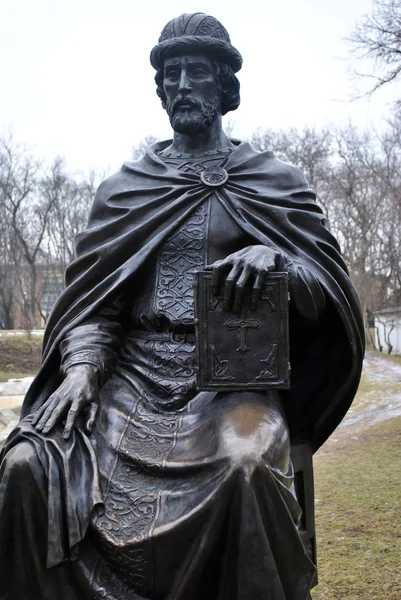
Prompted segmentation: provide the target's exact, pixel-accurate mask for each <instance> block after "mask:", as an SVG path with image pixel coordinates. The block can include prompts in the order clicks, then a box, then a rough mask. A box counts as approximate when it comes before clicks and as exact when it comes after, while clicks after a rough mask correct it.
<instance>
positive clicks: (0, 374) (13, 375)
mask: <svg viewBox="0 0 401 600" xmlns="http://www.w3.org/2000/svg"><path fill="white" fill-rule="evenodd" d="M33 375H34V373H21V372H20V371H0V383H3V382H4V381H8V380H9V379H22V378H23V377H31V376H33Z"/></svg>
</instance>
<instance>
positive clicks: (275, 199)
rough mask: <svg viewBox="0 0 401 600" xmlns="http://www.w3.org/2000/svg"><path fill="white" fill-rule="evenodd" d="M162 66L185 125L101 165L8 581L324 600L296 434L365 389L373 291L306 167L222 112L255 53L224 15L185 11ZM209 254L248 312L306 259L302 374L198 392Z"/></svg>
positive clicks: (46, 365) (57, 315) (3, 515)
mask: <svg viewBox="0 0 401 600" xmlns="http://www.w3.org/2000/svg"><path fill="white" fill-rule="evenodd" d="M151 63H152V65H153V67H154V68H155V69H156V77H155V81H156V84H157V93H158V95H159V97H160V98H161V102H162V105H163V107H164V108H165V109H166V111H167V113H168V116H169V119H170V122H171V125H172V128H173V129H174V138H173V140H172V141H171V140H169V141H166V142H161V143H157V144H155V145H154V146H152V147H151V148H150V149H149V150H148V152H147V154H146V156H144V157H143V158H142V159H141V160H140V161H138V162H136V163H132V162H128V163H125V164H124V165H123V167H122V169H121V171H119V172H118V173H117V174H115V175H113V176H112V177H110V178H109V179H107V180H106V181H105V182H103V183H102V184H101V186H100V187H99V190H98V193H97V196H96V199H95V202H94V205H93V207H92V210H91V213H90V217H89V222H88V228H87V229H86V230H85V231H84V232H83V233H82V234H80V235H79V236H78V239H77V245H76V253H77V258H76V260H75V261H74V262H73V263H72V264H71V265H70V266H69V268H68V269H67V273H66V281H67V287H66V290H65V291H64V293H63V294H62V295H61V297H60V299H59V301H58V303H57V305H56V306H55V308H54V310H53V312H52V315H51V317H50V319H49V322H48V325H47V328H46V332H45V338H44V350H43V361H42V365H41V368H40V370H39V372H38V374H37V377H36V379H35V381H34V382H33V384H32V386H31V388H30V390H29V392H28V394H27V396H26V399H25V402H24V405H23V411H22V419H21V422H20V423H19V425H18V427H17V428H16V429H15V430H14V432H13V433H12V434H11V435H10V437H9V438H8V440H7V442H6V445H5V447H4V449H3V452H2V463H1V485H0V598H1V599H2V600H17V599H18V600H19V599H21V600H38V599H42V598H43V599H52V600H54V599H55V598H57V599H58V600H67V599H68V600H72V599H74V600H78V599H79V600H84V599H88V600H89V599H95V598H96V599H107V600H306V599H307V598H308V597H309V592H310V588H311V586H312V585H313V583H314V581H315V575H316V567H315V564H314V563H313V560H312V559H311V557H312V558H313V554H312V553H311V552H310V549H308V547H306V546H305V545H304V543H303V540H302V539H301V536H300V524H299V522H300V516H301V511H300V506H299V502H298V500H299V498H297V493H296V490H295V486H294V471H293V464H292V461H291V459H290V451H291V445H293V444H295V443H298V442H300V443H303V444H306V445H307V447H309V448H311V450H313V451H314V450H316V449H317V448H318V447H319V446H320V445H321V444H322V443H323V442H324V441H325V440H326V439H327V437H328V436H329V435H330V433H331V432H332V431H333V429H334V428H335V427H336V426H337V425H338V423H339V422H340V421H341V419H342V417H343V416H344V414H345V412H346V411H347V409H348V407H349V405H350V403H351V401H352V399H353V397H354V394H355V391H356V389H357V386H358V382H359V377H360V371H361V363H362V356H363V320H362V316H361V313H360V307H359V302H358V299H357V297H356V293H355V291H354V288H353V286H352V284H351V282H350V280H349V278H348V275H347V270H346V267H345V265H344V263H343V261H342V259H341V257H340V254H339V247H338V244H337V242H336V241H335V239H333V237H332V235H331V234H330V233H329V231H328V230H327V229H326V227H325V220H324V217H323V214H322V212H321V210H320V208H319V207H318V206H317V204H316V203H315V196H314V194H313V192H312V191H311V190H310V189H309V187H308V184H307V182H306V180H305V178H304V176H303V175H302V173H301V172H300V171H299V170H298V169H297V168H296V167H294V166H291V165H288V164H286V163H283V162H281V161H279V160H277V159H275V158H274V155H273V153H272V152H262V153H259V152H256V151H254V150H253V149H252V148H251V146H250V145H249V144H248V143H244V142H239V141H237V140H230V139H228V138H227V137H226V135H225V134H224V132H223V130H222V124H221V117H222V115H223V114H225V113H227V112H228V111H230V110H235V109H236V108H237V107H238V105H239V101H240V99H239V82H238V79H237V77H236V75H235V73H236V72H237V71H238V70H239V69H240V68H241V64H242V59H241V55H240V54H239V52H238V51H237V50H236V49H235V48H234V47H233V45H232V44H231V42H230V37H229V35H228V33H227V31H226V30H225V28H224V27H223V26H222V25H221V23H220V22H219V21H217V20H216V19H215V18H213V17H211V16H207V15H204V14H202V13H195V14H184V15H181V16H180V17H178V18H176V19H173V20H172V21H170V22H169V23H168V24H167V25H166V27H165V28H164V29H163V32H162V34H161V37H160V40H159V43H158V45H157V46H156V47H155V48H153V50H152V52H151ZM205 268H206V271H209V272H210V273H211V278H212V279H211V285H212V288H213V290H214V292H213V293H215V294H216V295H218V294H220V295H221V297H222V298H223V301H224V307H225V309H226V310H227V311H232V312H234V313H240V311H241V306H242V305H243V303H244V298H245V295H246V294H248V298H250V299H251V303H252V306H253V307H254V308H255V307H256V306H257V305H258V303H259V302H260V299H261V295H262V294H263V289H264V288H263V286H264V285H265V282H266V281H268V280H269V273H271V272H284V273H288V277H289V292H290V297H291V299H290V302H289V335H290V362H291V385H290V387H289V389H286V390H281V389H280V390H277V389H273V388H271V389H270V388H267V389H247V388H245V387H244V389H236V390H235V391H204V390H197V388H196V378H195V336H194V332H195V323H194V288H193V283H194V274H195V272H197V271H203V270H204V269H205ZM229 325H230V324H229ZM235 327H243V328H245V329H246V327H248V325H247V323H246V322H245V321H240V322H239V324H236V322H233V324H232V328H234V329H235ZM249 327H251V326H250V325H249ZM245 329H244V331H245ZM254 329H256V326H255V327H254ZM241 331H242V330H241ZM249 331H250V330H249ZM244 335H245V333H244ZM247 335H248V333H247ZM249 335H251V334H250V333H249ZM246 343H247V342H246V340H245V338H241V340H240V342H239V350H241V351H243V352H245V351H246V350H247V346H246Z"/></svg>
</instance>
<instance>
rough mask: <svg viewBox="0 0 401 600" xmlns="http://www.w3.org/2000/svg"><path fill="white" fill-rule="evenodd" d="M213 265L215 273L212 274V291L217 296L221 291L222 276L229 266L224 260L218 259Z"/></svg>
mask: <svg viewBox="0 0 401 600" xmlns="http://www.w3.org/2000/svg"><path fill="white" fill-rule="evenodd" d="M211 266H212V268H213V274H212V293H213V294H214V295H215V296H217V294H218V293H219V291H220V286H221V278H222V276H223V273H224V270H225V269H226V268H227V266H226V265H225V264H224V263H223V261H222V260H217V261H216V262H215V263H214V264H213V265H211Z"/></svg>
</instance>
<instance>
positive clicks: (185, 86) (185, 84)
mask: <svg viewBox="0 0 401 600" xmlns="http://www.w3.org/2000/svg"><path fill="white" fill-rule="evenodd" d="M178 90H179V91H180V92H181V93H189V92H190V91H191V90H192V88H191V82H190V81H189V78H188V75H187V73H186V71H185V69H183V70H182V71H181V77H180V85H179V87H178Z"/></svg>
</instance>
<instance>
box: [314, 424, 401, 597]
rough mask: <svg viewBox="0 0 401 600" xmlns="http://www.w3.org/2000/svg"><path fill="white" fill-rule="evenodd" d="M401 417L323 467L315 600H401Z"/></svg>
mask: <svg viewBox="0 0 401 600" xmlns="http://www.w3.org/2000/svg"><path fill="white" fill-rule="evenodd" d="M400 433H401V417H398V418H396V419H393V420H391V421H385V422H382V423H379V424H377V425H374V426H372V427H370V428H367V429H364V430H362V432H359V435H358V436H356V437H357V438H358V437H359V439H350V440H347V442H346V443H344V442H343V443H341V444H340V445H339V446H338V447H337V448H336V450H337V451H336V452H331V453H329V454H326V453H322V454H321V455H319V454H318V455H317V456H316V459H315V485H316V489H315V495H316V498H317V499H318V501H317V503H316V525H317V547H318V567H319V580H320V582H321V583H320V584H319V585H318V586H317V587H316V588H315V590H313V594H312V595H313V600H401V511H400V497H401V494H400V482H401V435H400Z"/></svg>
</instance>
